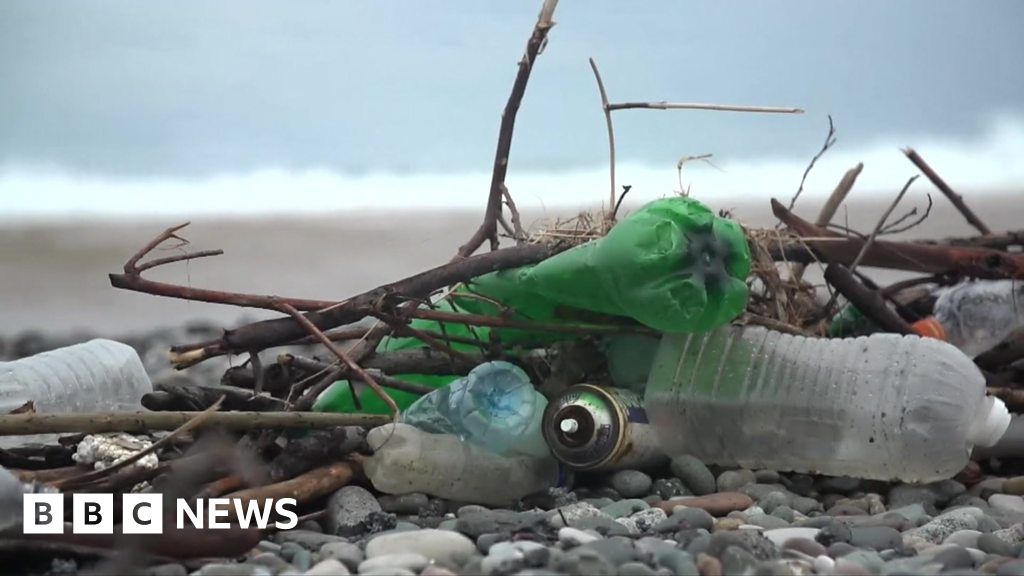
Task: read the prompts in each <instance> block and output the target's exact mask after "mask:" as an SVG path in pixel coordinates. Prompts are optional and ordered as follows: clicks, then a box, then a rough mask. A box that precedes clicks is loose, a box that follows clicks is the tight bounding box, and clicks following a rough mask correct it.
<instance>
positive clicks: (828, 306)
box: [824, 175, 917, 318]
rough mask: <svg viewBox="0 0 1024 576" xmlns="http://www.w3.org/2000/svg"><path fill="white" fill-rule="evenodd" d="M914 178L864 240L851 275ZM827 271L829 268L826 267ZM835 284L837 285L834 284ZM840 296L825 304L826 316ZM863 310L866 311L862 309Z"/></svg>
mask: <svg viewBox="0 0 1024 576" xmlns="http://www.w3.org/2000/svg"><path fill="white" fill-rule="evenodd" d="M914 180H917V175H914V176H911V177H910V178H909V179H908V180H907V183H906V184H904V185H903V189H902V190H900V193H899V194H897V195H896V198H895V199H894V200H893V201H892V204H889V207H888V208H886V210H885V213H884V214H882V217H881V218H879V219H878V223H877V224H875V229H874V230H872V231H871V234H870V235H868V239H867V240H865V241H864V245H863V246H861V249H860V252H858V253H857V257H856V258H854V259H853V262H852V263H851V264H850V268H849V270H848V271H849V273H850V275H851V277H852V275H853V273H854V272H855V271H856V270H857V266H858V265H859V264H860V262H861V260H863V259H864V256H865V255H866V254H867V253H868V250H870V249H871V245H872V244H874V243H875V238H877V237H878V233H879V232H881V231H882V228H885V222H886V221H887V220H888V219H889V216H890V215H891V214H892V211H893V210H895V209H896V206H897V205H899V203H900V200H903V196H904V195H905V194H906V193H907V190H909V189H910V185H911V184H913V183H914ZM830 267H831V265H830ZM825 272H826V273H827V272H828V270H827V269H826V270H825ZM833 286H835V285H834V284H833ZM837 288H838V287H837ZM838 297H839V296H838V294H837V293H833V294H832V297H831V298H829V299H828V303H827V304H825V308H824V311H825V318H829V317H831V316H832V308H833V307H834V306H835V304H836V299H837V298H838ZM847 298H849V297H847ZM854 306H856V304H854ZM861 312H865V311H864V310H861ZM865 313H866V312H865Z"/></svg>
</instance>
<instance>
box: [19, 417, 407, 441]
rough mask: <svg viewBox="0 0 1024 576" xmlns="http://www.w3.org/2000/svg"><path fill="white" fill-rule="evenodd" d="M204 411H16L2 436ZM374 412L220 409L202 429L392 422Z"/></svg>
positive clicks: (145, 425)
mask: <svg viewBox="0 0 1024 576" xmlns="http://www.w3.org/2000/svg"><path fill="white" fill-rule="evenodd" d="M197 414H201V412H96V413H89V412H81V413H77V414H12V415H3V416H0V436H20V435H23V434H67V433H73V432H88V433H90V434H99V433H103V432H129V433H138V432H152V431H154V430H174V429H175V428H178V427H179V426H181V425H182V424H185V423H186V422H188V421H189V420H191V419H193V418H195V417H196V415H197ZM390 421H391V419H390V418H388V417H387V416H378V415H374V414H332V413H328V412H323V413H321V412H216V413H213V414H211V415H210V416H209V417H207V418H204V419H203V420H202V422H201V423H200V424H199V427H201V428H207V427H223V428H226V429H228V430H262V429H268V428H289V429H290V428H333V427H335V426H368V427H372V426H380V425H382V424H386V423H387V422H390Z"/></svg>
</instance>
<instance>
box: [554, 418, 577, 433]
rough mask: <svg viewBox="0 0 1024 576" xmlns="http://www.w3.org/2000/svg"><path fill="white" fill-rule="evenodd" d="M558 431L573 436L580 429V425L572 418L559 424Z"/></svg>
mask: <svg viewBox="0 0 1024 576" xmlns="http://www.w3.org/2000/svg"><path fill="white" fill-rule="evenodd" d="M558 429H559V430H561V431H562V432H564V433H566V434H573V433H574V432H576V431H577V430H579V429H580V423H579V422H577V421H575V420H573V419H572V418H566V419H565V420H562V421H561V422H559V423H558Z"/></svg>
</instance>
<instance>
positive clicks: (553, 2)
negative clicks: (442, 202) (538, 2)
mask: <svg viewBox="0 0 1024 576" xmlns="http://www.w3.org/2000/svg"><path fill="white" fill-rule="evenodd" d="M557 5H558V0H544V4H543V5H542V6H541V10H540V14H539V15H538V16H537V24H536V25H534V27H533V33H531V34H530V39H529V40H528V41H527V42H526V50H525V51H524V52H523V57H522V58H521V59H520V60H519V70H518V71H517V72H516V79H515V81H513V83H512V91H511V93H510V94H509V95H508V101H507V102H506V103H505V110H504V111H503V112H502V113H501V125H500V127H499V128H498V145H497V147H496V149H495V151H494V165H493V167H492V170H491V187H490V193H489V194H488V196H487V208H486V209H485V211H484V221H483V222H482V223H481V224H480V227H479V228H477V230H476V232H474V233H473V236H472V237H471V238H470V239H469V240H468V241H467V242H466V243H465V244H463V245H462V246H459V250H458V253H456V255H455V258H454V260H459V259H462V258H465V257H467V256H469V255H470V254H472V253H473V252H476V250H477V249H478V248H480V246H481V245H482V244H483V243H484V241H485V240H490V242H491V249H492V250H495V249H497V247H498V215H499V214H501V200H502V195H503V194H502V190H503V189H504V188H505V176H506V175H507V174H508V158H509V155H510V154H511V151H512V134H513V132H514V131H515V126H516V114H518V113H519V105H520V104H522V102H523V96H524V95H525V94H526V85H527V83H528V82H529V80H530V72H532V71H533V64H534V62H535V61H536V60H537V55H538V54H540V52H541V49H542V48H543V47H544V44H545V43H546V42H547V37H548V31H550V30H551V28H552V27H553V26H554V25H555V22H554V21H553V20H552V17H553V16H554V12H555V7H556V6H557Z"/></svg>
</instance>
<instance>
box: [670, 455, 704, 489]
mask: <svg viewBox="0 0 1024 576" xmlns="http://www.w3.org/2000/svg"><path fill="white" fill-rule="evenodd" d="M669 468H670V469H671V470H672V474H673V475H675V477H676V478H679V479H680V480H681V481H682V482H683V484H685V485H686V487H687V488H688V489H689V490H690V491H691V492H693V493H694V494H696V495H697V496H704V495H707V494H711V493H713V492H715V476H714V474H712V473H711V470H708V467H707V466H706V465H705V464H704V463H703V462H701V461H700V460H699V459H697V458H695V457H693V456H689V455H685V454H684V455H683V456H676V457H675V458H673V459H672V462H671V463H670V464H669Z"/></svg>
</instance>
